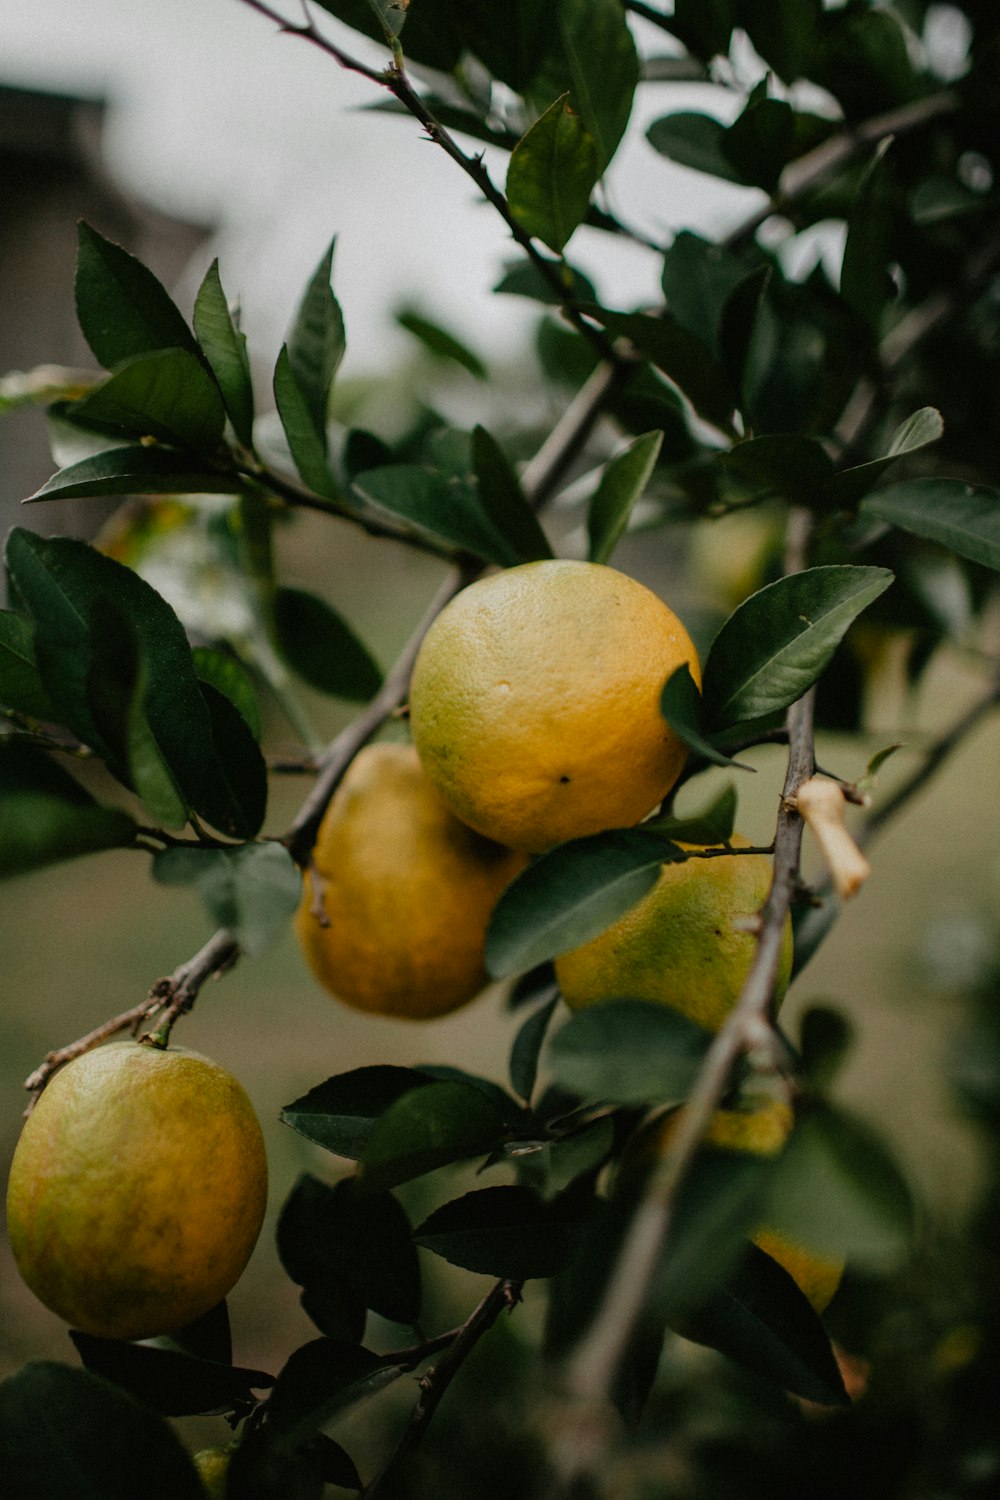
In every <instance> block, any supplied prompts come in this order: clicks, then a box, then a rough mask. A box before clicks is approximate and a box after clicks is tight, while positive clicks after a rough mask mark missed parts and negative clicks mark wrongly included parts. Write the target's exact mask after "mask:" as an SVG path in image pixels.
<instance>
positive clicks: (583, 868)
mask: <svg viewBox="0 0 1000 1500" xmlns="http://www.w3.org/2000/svg"><path fill="white" fill-rule="evenodd" d="M678 858H682V855H681V853H680V850H678V849H677V847H676V845H673V844H671V843H670V841H669V840H668V839H662V838H658V837H657V836H656V835H653V834H648V833H645V832H643V830H642V829H640V828H620V829H615V830H613V831H612V832H610V833H596V834H593V835H591V836H590V837H588V838H582V839H571V840H570V841H569V842H568V843H566V844H559V845H558V846H557V847H556V848H555V849H551V850H550V851H549V852H548V853H547V854H543V855H541V856H540V858H538V859H537V860H535V861H534V862H533V863H532V864H530V865H529V866H528V868H527V869H526V870H524V871H523V872H522V873H521V874H520V875H518V876H517V878H516V879H515V880H513V881H512V882H511V884H510V885H509V886H508V887H507V889H506V890H505V891H504V893H503V895H502V896H501V897H500V900H499V901H498V903H497V905H496V907H495V909H494V912H493V916H492V918H491V920H490V927H489V933H488V935H487V940H486V966H487V969H488V970H489V972H490V974H492V975H493V977H494V979H504V978H506V977H507V976H508V975H511V974H519V973H520V972H521V971H522V970H523V969H530V968H533V967H534V966H535V964H539V963H542V962H543V960H544V959H546V958H553V957H555V956H556V954H559V953H566V952H568V951H569V949H571V948H578V947H579V946H580V944H581V943H586V942H589V941H590V939H591V938H593V937H597V935H598V934H599V933H601V932H603V931H604V930H605V928H606V927H610V925H611V923H612V922H615V921H617V919H618V918H619V917H620V916H623V915H624V913H625V912H627V911H629V910H630V908H631V907H633V906H634V905H635V904H636V902H637V901H639V900H641V898H642V897H643V896H644V895H645V894H646V892H647V891H648V890H651V889H652V887H653V886H654V885H655V884H656V881H657V878H658V876H659V872H660V867H661V865H662V864H663V863H664V862H665V861H666V860H669V859H678Z"/></svg>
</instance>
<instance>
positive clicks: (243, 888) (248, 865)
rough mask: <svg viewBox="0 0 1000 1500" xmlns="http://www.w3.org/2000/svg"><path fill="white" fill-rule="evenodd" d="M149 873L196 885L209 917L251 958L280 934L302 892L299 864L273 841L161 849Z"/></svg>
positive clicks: (165, 881)
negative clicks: (239, 845)
mask: <svg viewBox="0 0 1000 1500" xmlns="http://www.w3.org/2000/svg"><path fill="white" fill-rule="evenodd" d="M153 875H154V876H155V878H156V879H157V880H158V881H159V882H160V884H161V885H193V886H195V888H196V889H197V891H198V894H199V895H200V897H201V899H202V901H203V902H204V904H205V907H206V909H207V911H208V913H209V915H210V916H211V918H212V921H213V922H214V923H216V924H218V926H220V927H226V928H228V929H229V931H230V932H231V933H232V935H233V937H234V938H235V939H236V941H237V942H238V943H239V945H240V947H241V948H242V949H243V950H244V952H246V953H248V954H250V955H251V956H253V955H254V954H257V953H261V952H263V950H264V949H265V948H267V947H269V946H270V944H271V943H273V942H274V941H275V939H276V938H278V937H280V936H281V934H282V933H283V932H284V930H285V928H286V926H287V925H288V923H289V922H290V921H291V919H292V917H293V916H294V915H295V912H296V911H297V910H298V906H299V901H300V900H301V896H302V878H301V876H300V874H299V870H298V867H297V866H296V864H295V862H294V860H293V859H292V856H291V855H290V854H289V853H288V850H287V849H285V848H284V847H283V846H282V845H281V844H275V843H267V844H244V845H243V846H242V847H241V848H238V849H164V850H163V852H162V853H160V854H157V856H156V858H155V859H154V860H153Z"/></svg>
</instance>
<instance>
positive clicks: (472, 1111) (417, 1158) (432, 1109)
mask: <svg viewBox="0 0 1000 1500" xmlns="http://www.w3.org/2000/svg"><path fill="white" fill-rule="evenodd" d="M504 1129H505V1127H504V1118H503V1114H502V1112H501V1111H500V1110H499V1109H498V1107H497V1105H496V1104H495V1103H494V1101H493V1099H491V1098H490V1096H489V1095H488V1094H485V1093H483V1091H482V1090H481V1089H478V1088H474V1087H472V1086H471V1085H470V1084H466V1083H436V1082H431V1083H428V1084H426V1086H424V1087H421V1088H417V1089H414V1090H412V1091H411V1092H410V1093H407V1094H404V1095H403V1097H402V1098H401V1099H398V1100H397V1101H396V1102H395V1103H394V1104H391V1105H390V1106H389V1108H388V1109H387V1110H386V1112H385V1113H384V1114H383V1115H382V1116H381V1118H380V1119H379V1120H378V1121H377V1122H376V1124H375V1126H374V1128H373V1129H372V1131H371V1134H370V1135H369V1136H368V1139H367V1141H366V1142H365V1145H364V1149H363V1151H362V1153H361V1156H360V1159H359V1162H358V1182H359V1184H360V1185H363V1186H364V1188H365V1189H366V1190H367V1191H371V1192H380V1191H382V1190H383V1189H385V1188H391V1187H396V1186H397V1185H398V1184H399V1183H401V1182H409V1181H410V1180H411V1179H412V1178H414V1177H422V1176H423V1175H424V1173H425V1172H433V1171H434V1170H435V1169H436V1168H437V1167H443V1166H447V1165H449V1164H450V1163H452V1162H457V1161H466V1160H468V1158H469V1157H470V1156H482V1155H485V1154H486V1153H487V1152H488V1151H492V1150H493V1149H494V1148H495V1147H496V1146H497V1145H498V1144H499V1143H500V1141H501V1140H502V1139H503V1136H504Z"/></svg>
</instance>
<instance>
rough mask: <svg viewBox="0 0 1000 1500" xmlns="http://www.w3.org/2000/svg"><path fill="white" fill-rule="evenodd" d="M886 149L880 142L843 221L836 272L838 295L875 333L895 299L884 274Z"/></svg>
mask: <svg viewBox="0 0 1000 1500" xmlns="http://www.w3.org/2000/svg"><path fill="white" fill-rule="evenodd" d="M890 145H891V140H886V141H883V142H882V144H881V145H880V146H879V147H878V149H877V151H876V153H875V156H874V159H873V160H872V163H871V165H870V166H869V168H868V170H867V172H866V173H865V175H864V177H863V178H862V179H861V185H860V187H859V188H858V192H857V196H856V198H855V200H854V203H853V205H852V207H851V211H850V214H849V215H848V219H847V242H846V244H845V245H844V260H843V265H842V266H841V270H840V295H841V296H842V297H843V299H844V301H845V302H846V303H847V305H848V307H851V308H853V310H854V311H855V312H856V313H858V314H859V316H860V317H862V318H864V320H865V322H866V323H868V324H869V325H870V326H871V327H872V328H874V329H875V330H876V331H877V330H878V328H879V326H880V324H881V321H882V314H883V312H884V311H885V309H886V307H887V306H888V305H889V303H890V302H891V301H892V300H893V298H894V297H895V295H896V288H895V284H894V283H893V280H892V278H891V277H890V275H889V270H888V266H889V261H890V259H891V256H892V233H893V212H892V203H891V200H890V193H891V183H890V178H889V172H888V168H887V166H886V163H885V154H886V151H887V150H888V149H889V146H890Z"/></svg>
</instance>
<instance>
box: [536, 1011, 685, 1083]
mask: <svg viewBox="0 0 1000 1500" xmlns="http://www.w3.org/2000/svg"><path fill="white" fill-rule="evenodd" d="M711 1040H712V1037H711V1033H710V1032H707V1031H705V1030H704V1029H703V1028H702V1027H701V1026H696V1025H695V1024H694V1022H693V1021H689V1020H688V1019H687V1017H686V1016H682V1015H681V1014H680V1012H679V1011H675V1010H672V1009H671V1008H670V1007H668V1006H665V1005H657V1004H655V1003H654V1002H652V1001H649V1000H629V999H609V1000H602V1001H600V1002H599V1003H598V1004H596V1005H588V1006H585V1007H584V1009H583V1010H580V1011H577V1012H576V1013H575V1014H574V1015H573V1016H572V1017H571V1019H570V1020H569V1021H567V1023H566V1025H565V1026H562V1027H560V1029H559V1030H558V1031H557V1032H556V1034H555V1036H554V1037H553V1038H552V1041H551V1042H550V1044H549V1054H548V1065H549V1070H550V1071H551V1073H552V1076H553V1078H554V1079H555V1081H556V1082H557V1083H558V1084H561V1085H562V1087H564V1088H567V1089H570V1090H571V1091H572V1092H573V1093H576V1094H579V1095H580V1096H581V1097H582V1098H584V1099H598V1100H601V1101H602V1102H606V1103H610V1104H678V1103H680V1102H681V1100H683V1099H684V1098H685V1096H686V1095H687V1093H688V1091H689V1090H690V1087H691V1084H692V1082H693V1080H694V1078H695V1075H696V1074H697V1071H698V1068H699V1066H700V1064H701V1060H702V1058H703V1057H704V1055H705V1053H706V1051H707V1050H708V1047H709V1045H710V1043H711Z"/></svg>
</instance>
